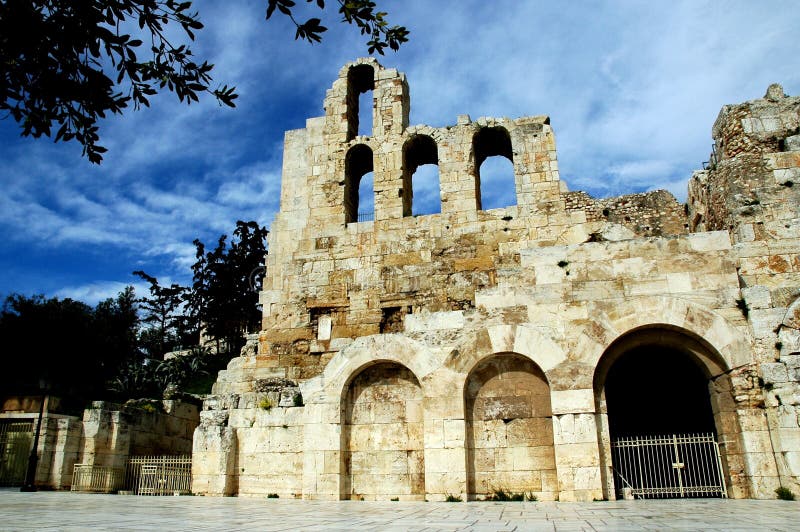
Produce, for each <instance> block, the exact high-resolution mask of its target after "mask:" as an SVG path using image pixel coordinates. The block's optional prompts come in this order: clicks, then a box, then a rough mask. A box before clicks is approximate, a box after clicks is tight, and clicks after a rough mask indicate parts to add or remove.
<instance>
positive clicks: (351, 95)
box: [347, 65, 375, 141]
mask: <svg viewBox="0 0 800 532" xmlns="http://www.w3.org/2000/svg"><path fill="white" fill-rule="evenodd" d="M374 88H375V70H374V69H373V68H372V67H371V66H370V65H356V66H354V67H353V68H351V69H350V71H349V72H348V73H347V140H348V141H350V140H353V139H354V138H355V137H356V135H366V136H371V135H372V111H373V107H374V101H373V96H372V91H373V89H374Z"/></svg>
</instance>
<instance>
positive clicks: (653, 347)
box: [193, 59, 800, 501]
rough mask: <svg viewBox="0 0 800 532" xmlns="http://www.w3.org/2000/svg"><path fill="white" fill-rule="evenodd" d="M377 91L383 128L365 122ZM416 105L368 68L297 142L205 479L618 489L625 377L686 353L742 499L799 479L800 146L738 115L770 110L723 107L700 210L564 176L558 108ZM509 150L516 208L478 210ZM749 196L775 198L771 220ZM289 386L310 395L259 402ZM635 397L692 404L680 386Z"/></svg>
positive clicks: (333, 487)
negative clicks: (432, 188) (259, 316)
mask: <svg viewBox="0 0 800 532" xmlns="http://www.w3.org/2000/svg"><path fill="white" fill-rule="evenodd" d="M369 75H371V76H372V83H369ZM364 76H367V77H366V78H365V77H364ZM354 79H357V80H359V81H358V83H357V85H355V86H352V87H351V86H350V84H351V83H354V81H353V80H354ZM364 90H372V91H373V96H374V97H373V102H374V107H373V110H372V111H373V124H374V127H373V132H372V134H371V135H367V136H357V135H356V134H355V133H354V129H355V128H354V122H353V121H354V115H355V114H356V110H355V109H354V107H353V101H354V96H353V94H354V93H353V91H356V92H363V91H364ZM773 92H774V91H773ZM773 96H774V97H772V98H773V99H768V100H764V101H759V102H758V103H755V104H754V103H752V102H751V103H750V104H748V105H749V109H751V110H755V111H748V112H750V113H756V112H757V113H761V114H760V115H758V116H762V115H763V117H767V116H773V115H775V116H779V117H780V120H779V122H780V123H781V124H785V125H784V126H781V127H784V129H786V131H788V129H787V128H789V129H790V128H791V127H793V126H792V125H791V124H793V123H794V122H792V121H793V120H795V119H796V116H795V115H796V114H797V106H796V105H795V104H794V103H793V102H795V101H796V100H798V99H797V98H778V97H777V96H775V95H773ZM780 96H783V95H782V91H781V95H780ZM409 101H410V98H409V96H408V84H407V83H406V80H405V77H404V76H403V74H401V73H398V72H397V71H395V70H392V69H384V68H383V67H381V66H380V65H379V64H378V63H377V62H375V61H374V60H372V59H364V60H359V61H356V62H354V63H352V64H350V65H347V66H345V68H343V69H342V71H341V72H340V75H339V78H338V79H337V80H336V81H335V82H334V84H333V87H332V88H331V90H329V91H328V93H327V95H326V99H325V109H326V116H325V117H321V118H313V119H310V120H308V121H307V124H306V128H305V129H302V130H296V131H290V132H287V134H286V143H285V151H284V166H283V182H282V192H281V209H280V212H279V213H278V214H277V216H276V218H275V221H274V223H273V225H272V228H271V233H270V242H269V244H270V254H269V256H268V259H267V274H266V276H265V279H264V284H263V291H262V293H261V296H260V299H261V303H262V305H263V326H262V331H261V333H260V334H259V346H258V351H257V353H255V354H253V353H248V354H246V355H244V356H241V357H239V358H237V359H234V360H233V361H231V363H230V364H229V366H228V368H227V370H225V371H222V372H220V374H219V377H218V380H217V383H216V384H215V386H214V396H212V397H211V398H209V399H208V400H207V401H206V403H205V405H204V412H203V413H202V423H201V425H200V427H198V429H197V431H196V433H195V444H194V454H193V456H194V467H195V468H194V475H195V478H194V490H195V491H196V492H198V493H207V494H218V495H222V494H235V493H238V494H240V495H263V494H265V493H272V492H274V493H278V494H280V495H281V496H295V497H298V496H302V497H305V498H325V499H342V498H344V499H346V498H369V499H390V498H409V499H413V498H422V497H425V498H427V499H434V500H443V499H445V498H446V497H447V496H448V495H458V496H461V497H465V498H480V497H484V496H486V495H487V494H489V493H490V492H491V491H492V490H493V489H507V490H512V491H525V492H530V493H533V494H534V495H536V496H537V497H538V498H540V499H542V500H553V499H558V500H562V501H563V500H592V499H595V498H614V497H615V496H616V494H617V490H618V488H619V486H615V481H614V478H613V470H612V465H613V458H612V456H611V442H612V440H614V439H615V434H614V433H613V430H616V429H612V426H617V427H618V426H619V423H618V421H619V420H621V419H622V420H624V416H623V415H622V414H620V413H619V412H618V411H615V410H614V408H611V407H609V405H608V404H607V402H606V391H607V388H608V386H609V385H610V384H608V382H607V377H608V375H609V372H611V371H613V370H614V369H615V368H618V367H621V366H620V365H621V364H623V363H624V360H625V359H626V357H631V356H637V357H650V358H651V359H652V361H653V362H652V364H653V365H652V367H651V368H649V369H648V373H647V374H643V375H641V377H640V378H641V379H647V380H652V381H653V382H656V381H658V382H663V381H664V380H665V379H666V380H667V382H669V379H672V380H673V381H674V382H680V381H681V379H682V378H683V376H682V375H679V374H673V373H670V371H671V369H670V365H669V364H664V365H659V364H662V363H658V364H657V363H656V360H657V357H656V356H655V353H661V354H663V353H667V354H668V355H669V354H670V353H671V354H672V355H674V356H675V357H684V358H687V359H688V360H691V364H690V365H689V368H690V369H689V370H690V371H696V372H697V373H696V375H695V377H697V378H698V379H700V380H701V381H702V382H704V383H706V384H707V391H705V390H701V395H700V396H698V397H696V398H694V399H693V400H697V401H702V402H703V403H705V404H707V406H708V411H709V412H711V414H710V415H709V417H713V419H711V420H710V421H709V422H708V423H710V424H706V425H704V426H703V427H704V428H703V430H704V431H707V432H711V433H713V434H715V435H716V437H717V438H718V441H719V442H720V453H721V455H722V460H723V469H724V475H725V478H726V480H727V485H728V495H729V496H732V497H739V498H741V497H761V498H763V497H772V496H774V493H773V492H774V489H775V488H776V487H778V486H781V485H783V486H787V487H790V488H792V489H795V491H797V490H798V488H799V486H798V474H800V466H799V465H798V463H797V452H798V448H800V446H798V443H797V437H798V425H797V410H796V401H797V397H798V383H797V371H796V370H797V360H796V359H797V357H796V356H795V355H796V353H797V352H798V347H797V344H798V342H799V341H800V337H799V336H796V335H795V332H797V331H800V328H798V327H797V324H796V321H797V320H796V319H795V318H793V316H795V314H794V313H795V310H794V307H793V306H792V305H793V304H794V303H793V302H794V301H795V300H796V298H797V296H798V295H800V278H799V277H798V273H800V272H798V269H797V253H798V250H800V241H798V233H797V228H798V227H800V226H799V225H798V223H797V222H798V218H797V214H796V213H797V212H798V210H797V201H798V200H797V192H798V190H800V189H798V188H796V187H794V188H793V187H792V186H788V185H787V181H786V179H788V178H787V177H786V176H788V175H789V174H787V173H786V172H785V171H789V170H790V171H791V172H793V171H794V170H792V169H793V168H795V167H796V166H798V165H797V163H796V160H797V159H796V157H797V154H798V153H800V151H798V147H795V145H794V143H793V142H794V141H792V140H791V138H792V135H789V136H787V137H786V138H785V139H783V140H781V139H777V140H775V141H774V142H773V141H771V140H769V138H767V137H769V135H766V136H763V135H762V137H764V138H763V139H762V138H761V137H759V136H758V135H756V136H754V137H753V138H756V140H758V139H760V140H758V142H756V141H753V142H752V143H751V144H747V143H743V142H739V144H737V142H738V141H737V140H736V138H735V133H729V132H731V131H732V132H735V131H738V130H737V126H735V125H731V124H728V122H727V121H730V120H734V121H737V120H738V121H740V122H741V121H744V122H747V124H749V125H747V126H742V127H741V131H742V132H745V133H746V132H747V131H750V130H751V129H752V130H755V129H757V127H756V126H757V125H758V124H761V125H760V126H758V127H762V128H766V127H767V126H766V125H764V124H772V123H773V122H770V121H769V120H767V121H766V122H765V121H764V119H762V120H761V122H757V121H755V117H754V116H751V115H748V114H747V112H744V114H742V113H741V112H739V111H738V110H735V109H733V108H732V107H726V108H725V109H723V113H722V114H721V115H720V119H718V120H717V124H716V125H715V128H714V131H715V135H717V133H716V132H718V131H724V132H728V133H725V134H724V135H727V136H725V137H724V138H723V139H722V140H721V141H718V144H719V145H720V147H721V148H722V147H724V146H727V147H728V148H725V149H724V150H722V151H721V152H720V153H721V154H722V155H723V156H722V157H721V158H719V159H718V160H717V161H715V163H714V165H712V167H711V168H709V169H708V170H705V171H702V172H698V173H695V175H694V176H693V177H692V180H691V182H690V193H689V203H688V205H687V206H685V207H684V206H682V205H680V204H679V203H678V202H677V201H675V199H674V198H673V197H672V196H671V195H669V193H667V192H664V191H656V192H651V193H644V194H633V195H628V196H622V197H619V198H607V199H602V200H596V199H593V198H591V197H589V196H588V195H586V194H585V193H582V192H569V191H567V190H566V187H565V186H564V184H563V182H561V181H560V180H559V174H558V162H557V157H556V151H555V138H554V134H553V130H552V128H551V126H550V120H549V118H548V117H546V116H536V117H525V118H518V119H508V118H502V119H495V118H480V119H477V120H475V121H473V120H471V119H470V118H469V117H468V116H466V115H462V116H459V117H458V119H457V123H456V124H454V125H452V126H448V127H444V128H432V127H428V126H410V125H409V124H408V105H409ZM361 111H362V112H363V111H364V110H361ZM734 111H735V112H734ZM776 113H777V115H776ZM792 113H795V115H792V116H789V115H791V114H792ZM784 115H786V116H784ZM763 117H762V118H763ZM750 118H752V119H753V120H750ZM748 120H749V121H748ZM744 122H742V123H744ZM770 127H772V126H771V125H770ZM747 128H750V129H747ZM753 128H755V129H753ZM746 134H750V133H746ZM759 134H760V133H759ZM787 134H788V133H787ZM720 135H722V134H720ZM720 138H722V137H720ZM770 138H771V137H770ZM735 145H741V146H745V147H746V148H742V149H739V148H736V149H735V150H734V149H733V148H730V147H731V146H735ZM747 146H749V148H747ZM432 147H433V148H435V154H436V156H435V162H436V163H437V164H438V167H439V179H440V199H441V213H439V214H432V215H426V216H411V215H410V214H411V212H413V209H412V208H411V207H412V203H413V201H414V193H413V190H412V188H411V185H412V182H413V180H412V179H410V174H411V173H412V170H413V169H414V168H416V166H417V165H418V164H421V163H420V161H427V162H432V159H431V157H432V153H433V151H432V150H433V148H432ZM729 148H730V149H729ZM750 148H752V149H750ZM776 148H777V149H779V150H784V151H779V152H774V151H770V150H773V149H776ZM728 149H729V151H725V150H728ZM415 150H420V151H415ZM489 156H501V157H506V158H508V159H509V160H510V161H511V163H512V165H513V168H514V177H515V185H514V187H515V193H516V194H515V196H516V204H514V205H509V206H507V207H503V208H497V209H491V210H483V209H482V208H481V205H482V202H481V183H480V167H481V163H482V162H483V160H485V159H486V158H487V157H489ZM753 161H757V164H756V163H753ZM756 167H757V168H758V169H759V170H758V171H755V170H754V168H756ZM369 171H373V172H374V176H375V177H374V197H375V212H374V219H373V220H372V221H360V222H359V221H358V216H357V214H358V206H357V202H358V199H357V195H356V194H354V192H353V191H354V190H357V189H358V183H359V180H360V178H361V177H362V176H363V175H365V174H366V173H368V172H369ZM791 172H790V173H791ZM792 175H794V174H792ZM781 179H783V181H781ZM726 187H727V188H726ZM743 190H748V191H755V192H754V193H755V194H756V199H758V203H751V204H750V205H744V207H749V208H750V209H744V210H741V209H740V207H742V206H743V205H742V200H741V198H740V197H738V196H737V194H739V195H741V197H744V196H743V195H742V194H743V192H740V191H743ZM748 197H750V196H748ZM747 201H751V200H747ZM709 229H715V230H714V231H709ZM793 331H794V332H793ZM779 344H780V346H779ZM649 353H651V354H652V355H650V354H649ZM659 360H660V359H659ZM264 381H267V382H272V383H280V386H279V387H281V390H282V391H280V393H279V392H277V391H272V392H264V391H263V390H261V388H260V387H261V384H260V383H263V382H264ZM609 382H610V381H609ZM284 391H286V393H287V394H292V396H293V397H294V398H297V397H299V398H300V399H299V401H298V400H296V399H292V401H291V403H289V402H288V400H287V401H286V402H281V404H279V405H278V406H274V407H272V408H270V409H269V410H268V412H264V409H263V408H261V407H260V406H259V405H261V404H262V401H263V398H264V397H266V395H265V393H267V395H268V393H273V395H274V394H276V393H279V395H280V396H281V397H282V396H283V395H282V394H283V393H284ZM298 392H299V395H294V394H296V393H298ZM681 392H682V390H681V389H680V386H675V393H681ZM276 397H277V396H276ZM287 397H288V395H287ZM638 400H639V401H640V402H642V403H643V404H644V406H643V408H645V411H646V405H647V404H648V402H651V403H652V404H653V405H656V404H657V405H658V407H659V408H660V409H661V410H660V411H664V408H667V409H669V408H670V403H669V397H668V396H666V397H665V396H661V397H656V396H649V397H641V398H638ZM678 404H679V403H678V402H677V401H676V402H675V406H674V407H673V408H674V409H676V410H677V409H679V408H683V407H680V406H678ZM301 405H302V406H301ZM653 408H654V411H655V410H657V409H656V408H655V406H654V407H653ZM692 410H693V409H688V410H685V411H682V412H677V414H679V415H676V416H673V417H675V418H676V419H679V420H680V419H681V417H687V418H688V417H691V416H692V414H693V412H692ZM609 420H614V421H615V423H610V421H609ZM664 426H665V430H667V429H666V425H664ZM669 430H671V431H680V430H683V429H681V428H680V426H670V428H669ZM276 467H278V468H285V469H280V472H281V474H278V475H276V474H273V473H272V470H273V468H276Z"/></svg>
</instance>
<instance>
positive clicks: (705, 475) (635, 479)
mask: <svg viewBox="0 0 800 532" xmlns="http://www.w3.org/2000/svg"><path fill="white" fill-rule="evenodd" d="M611 453H612V459H613V463H614V480H615V485H616V487H617V497H618V498H623V496H624V491H628V490H630V493H631V494H632V495H633V496H634V497H636V498H641V499H663V498H669V497H727V496H728V495H727V491H726V488H725V476H724V475H723V472H722V459H721V457H720V453H719V444H718V443H717V441H716V439H715V438H714V435H713V434H670V435H666V436H648V437H631V438H622V439H619V440H617V441H614V442H612V444H611Z"/></svg>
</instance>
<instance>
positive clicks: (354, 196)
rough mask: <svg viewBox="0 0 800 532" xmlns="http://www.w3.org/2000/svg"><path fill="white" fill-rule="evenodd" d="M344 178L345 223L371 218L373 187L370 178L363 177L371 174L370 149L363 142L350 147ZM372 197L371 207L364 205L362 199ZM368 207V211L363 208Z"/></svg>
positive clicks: (346, 158)
mask: <svg viewBox="0 0 800 532" xmlns="http://www.w3.org/2000/svg"><path fill="white" fill-rule="evenodd" d="M344 166H345V179H344V212H345V223H353V222H357V221H359V219H362V220H364V219H370V220H371V219H372V215H373V209H374V187H373V183H372V180H371V179H368V178H367V179H364V177H365V176H367V177H369V176H368V174H370V175H371V174H372V171H373V162H372V150H371V149H370V148H369V146H367V145H365V144H357V145H355V146H353V147H352V148H350V151H348V152H347V156H346V157H345V165H344ZM365 197H369V198H373V200H372V208H370V205H369V204H367V205H364V204H363V203H364V202H363V201H362V199H363V198H365ZM367 208H369V209H370V210H369V211H366V210H365V209H367Z"/></svg>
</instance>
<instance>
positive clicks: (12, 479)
mask: <svg viewBox="0 0 800 532" xmlns="http://www.w3.org/2000/svg"><path fill="white" fill-rule="evenodd" d="M32 440H33V421H6V420H3V421H2V422H0V486H21V485H22V484H23V482H24V481H25V471H26V470H27V467H28V458H29V456H30V452H31V441H32Z"/></svg>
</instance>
